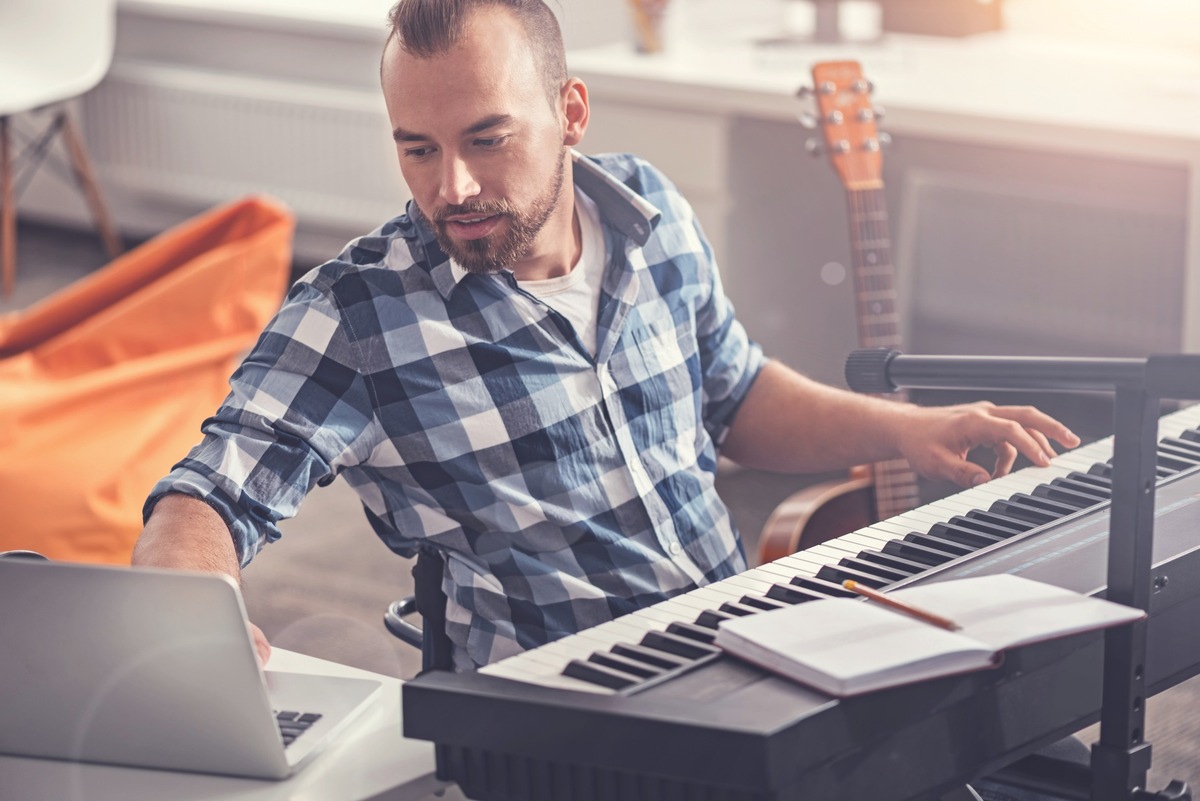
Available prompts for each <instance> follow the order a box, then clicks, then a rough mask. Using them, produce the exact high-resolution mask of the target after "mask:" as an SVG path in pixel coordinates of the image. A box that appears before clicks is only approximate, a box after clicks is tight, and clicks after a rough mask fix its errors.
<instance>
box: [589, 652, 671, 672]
mask: <svg viewBox="0 0 1200 801" xmlns="http://www.w3.org/2000/svg"><path fill="white" fill-rule="evenodd" d="M588 661H589V662H595V663H596V664H598V665H604V666H605V667H610V668H614V669H616V670H620V671H622V672H623V673H628V674H629V675H631V676H637V677H638V678H640V679H650V678H653V677H655V676H661V675H662V674H663V673H666V670H664V669H663V668H659V667H652V666H651V665H647V664H646V663H645V662H639V661H637V660H636V659H630V658H629V657H627V656H621V655H620V654H614V653H613V652H612V651H596V652H595V653H594V654H592V655H591V656H589V657H588Z"/></svg>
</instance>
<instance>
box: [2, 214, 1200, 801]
mask: <svg viewBox="0 0 1200 801" xmlns="http://www.w3.org/2000/svg"><path fill="white" fill-rule="evenodd" d="M104 263H105V257H104V255H103V251H102V248H101V246H100V243H99V241H98V239H96V237H94V236H91V235H88V234H82V233H78V232H71V231H60V230H56V229H51V228H46V227H39V226H30V225H23V226H22V227H21V231H20V252H19V255H18V265H19V277H18V282H17V289H16V292H15V293H14V296H13V297H12V298H11V299H8V300H0V313H2V312H4V311H10V310H14V309H19V308H22V307H24V306H26V305H29V304H30V303H33V302H35V301H37V300H38V299H40V298H41V297H44V296H45V295H47V294H49V293H50V292H52V291H54V290H55V289H57V288H58V287H61V286H63V285H65V284H67V283H69V282H70V281H72V280H75V279H76V278H78V277H80V276H81V275H84V274H86V273H87V272H88V271H90V270H92V269H95V268H96V267H98V266H101V265H102V264H104ZM308 266H311V265H298V268H307V267H308ZM1055 413H1059V414H1061V413H1060V412H1058V411H1057V410H1055ZM1063 416H1064V418H1065V415H1063ZM1067 422H1068V423H1069V424H1071V425H1073V426H1076V427H1077V428H1078V427H1079V423H1077V422H1075V421H1073V420H1070V419H1068V420H1067ZM1081 433H1082V432H1081ZM1100 433H1103V432H1100ZM799 486H800V482H798V481H797V480H796V479H791V478H784V477H779V476H771V475H766V474H761V473H755V472H749V471H748V472H744V473H740V474H731V475H728V476H723V477H722V478H721V479H720V480H719V481H718V489H719V490H720V491H721V493H722V497H724V498H725V500H726V502H727V503H728V504H729V506H730V508H731V510H732V511H733V515H734V519H735V522H737V524H738V526H739V528H740V529H741V530H742V531H743V532H744V533H745V535H746V537H745V539H746V549H747V553H748V554H750V555H753V553H754V550H755V546H756V540H757V532H758V531H759V529H760V528H761V526H762V524H763V522H765V519H766V516H767V514H768V513H769V511H770V509H771V508H773V507H774V505H775V504H776V503H778V501H779V500H781V499H782V498H784V497H785V496H786V495H787V494H788V493H789V492H791V491H793V490H794V489H796V488H798V487H799ZM938 489H940V488H933V489H932V491H934V492H936V491H938ZM283 531H284V536H283V538H282V539H281V540H280V541H279V542H278V543H275V544H273V545H270V546H268V547H267V549H266V550H264V551H263V553H262V554H260V556H259V557H258V558H257V559H256V560H255V562H254V563H253V564H252V565H251V566H250V567H249V568H248V569H247V570H246V571H245V575H244V590H245V598H246V605H247V608H248V610H249V612H250V616H251V619H253V620H254V621H255V622H256V623H258V625H260V626H261V627H262V628H263V630H264V631H265V632H266V634H267V635H268V637H269V638H270V639H271V641H272V642H273V643H274V644H275V645H277V646H279V647H283V648H288V649H291V650H296V651H301V652H304V653H309V654H313V655H315V656H320V657H324V658H328V659H333V660H337V661H339V662H344V663H346V664H351V665H355V666H358V667H362V668H366V669H369V670H374V671H377V672H380V673H386V674H389V675H394V676H400V677H409V676H411V675H413V674H414V673H415V672H416V671H417V669H418V668H419V658H418V654H417V653H416V652H415V651H414V650H413V649H410V648H408V647H407V646H405V645H403V644H402V643H400V642H399V641H398V640H396V639H395V638H393V637H392V636H391V635H390V634H388V633H387V631H386V630H385V629H384V627H383V624H382V615H383V610H384V608H385V607H386V606H387V604H388V603H390V602H391V601H392V600H394V599H396V598H399V597H402V596H404V595H407V594H409V593H410V592H411V591H412V578H411V576H410V575H409V570H410V564H409V562H408V561H407V560H404V559H401V558H400V557H397V556H395V555H394V554H391V553H390V552H389V551H388V549H387V548H386V547H385V546H384V545H383V544H382V543H381V542H380V541H379V540H378V539H377V538H376V537H375V535H374V533H373V532H372V531H371V530H370V527H369V526H368V525H367V523H366V520H365V518H364V517H363V515H362V513H361V511H360V507H359V505H358V502H357V499H356V498H355V496H354V494H353V492H352V491H350V490H349V488H348V487H347V486H346V485H345V484H344V483H343V482H341V481H338V482H335V483H334V484H333V485H332V486H330V487H327V488H324V489H319V490H317V491H315V492H314V493H312V495H311V496H310V497H309V498H308V499H307V500H306V501H305V504H304V507H303V508H302V510H301V512H300V514H299V515H298V516H297V517H296V518H295V519H294V520H290V521H285V523H284V525H283ZM1147 735H1148V738H1149V739H1150V741H1151V742H1152V743H1153V744H1154V769H1153V771H1152V774H1151V779H1152V781H1151V783H1150V786H1151V787H1152V788H1153V789H1160V788H1161V787H1162V785H1164V784H1165V783H1166V781H1167V780H1168V779H1172V778H1176V779H1182V780H1186V781H1188V782H1189V783H1190V784H1191V785H1192V787H1193V788H1197V789H1200V679H1193V680H1191V681H1189V682H1186V683H1184V684H1182V685H1180V686H1178V687H1176V688H1174V689H1172V690H1170V691H1168V692H1166V693H1163V694H1161V695H1159V696H1157V697H1155V698H1153V699H1151V701H1150V704H1149V707H1148V721H1147ZM1084 736H1085V739H1086V738H1088V737H1090V738H1092V739H1094V737H1095V733H1094V731H1089V732H1086V733H1085V735H1084ZM1089 741H1090V740H1089Z"/></svg>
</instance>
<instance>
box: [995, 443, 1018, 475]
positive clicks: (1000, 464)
mask: <svg viewBox="0 0 1200 801" xmlns="http://www.w3.org/2000/svg"><path fill="white" fill-rule="evenodd" d="M992 450H993V451H995V453H996V464H995V466H994V467H993V468H992V478H1000V476H1006V475H1008V471H1009V470H1012V466H1013V462H1015V461H1017V449H1016V448H1014V447H1013V446H1012V445H1009V444H1008V443H1007V442H1001V443H998V444H997V445H996V447H994V448H992Z"/></svg>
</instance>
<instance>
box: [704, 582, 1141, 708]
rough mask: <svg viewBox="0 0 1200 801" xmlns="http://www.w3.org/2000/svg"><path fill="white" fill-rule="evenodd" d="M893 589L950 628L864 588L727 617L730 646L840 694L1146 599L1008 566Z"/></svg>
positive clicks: (1107, 615) (722, 642)
mask: <svg viewBox="0 0 1200 801" xmlns="http://www.w3.org/2000/svg"><path fill="white" fill-rule="evenodd" d="M888 596H889V597H891V598H895V599H897V600H902V601H904V602H906V603H909V604H912V605H913V606H916V607H919V608H921V609H924V610H926V611H929V612H932V613H934V614H936V615H940V616H942V617H945V618H949V619H950V620H952V621H954V622H955V623H957V624H958V625H959V626H960V627H961V628H960V630H958V631H947V630H946V629H943V628H939V627H938V626H935V625H933V624H930V623H927V622H925V621H922V620H919V619H917V618H915V617H912V616H910V615H907V614H904V613H903V612H898V611H895V610H892V609H890V608H888V607H886V606H883V605H881V604H879V603H876V602H874V601H869V600H866V599H863V598H837V599H830V600H825V601H811V602H808V603H803V604H799V605H797V606H792V607H788V608H787V609H778V610H775V611H771V612H763V613H760V614H756V615H750V616H747V617H741V618H735V619H733V620H725V621H722V622H721V624H720V627H719V628H718V630H717V640H716V642H717V645H719V646H721V647H722V648H724V649H725V650H726V651H728V652H729V653H731V654H733V655H735V656H738V657H741V658H742V659H745V660H747V661H749V662H753V663H755V664H757V665H760V666H762V667H764V668H767V669H768V670H771V671H774V672H776V673H780V674H782V675H784V676H787V677H788V678H791V679H794V680H795V681H798V682H800V683H801V684H806V685H809V686H811V687H815V688H816V689H818V690H821V691H823V692H825V693H828V694H830V695H835V696H846V695H857V694H859V693H865V692H870V691H872V690H878V689H882V688H884V687H892V686H896V685H900V684H910V683H912V682H917V681H921V680H924V679H930V678H934V677H936V676H948V675H951V674H954V673H965V672H967V671H971V670H979V669H983V668H987V667H990V666H994V665H998V664H999V663H1000V661H1001V659H1002V655H1003V652H1004V650H1005V649H1006V648H1014V647H1017V646H1020V645H1028V644H1031V643H1035V642H1040V641H1043V640H1050V639H1054V638H1056V637H1065V636H1067V635H1069V634H1075V633H1078V632H1082V631H1090V630H1093V629H1102V628H1107V627H1109V626H1116V625H1119V624H1122V623H1129V622H1132V621H1134V620H1138V619H1140V618H1142V617H1145V613H1144V612H1142V611H1141V610H1140V609H1133V608H1131V607H1128V606H1122V605H1120V604H1116V603H1112V602H1109V601H1104V600H1101V599H1099V598H1091V597H1088V596H1086V595H1080V594H1079V593H1076V592H1072V591H1071V590H1064V589H1062V588H1061V587H1054V586H1051V585H1049V584H1042V583H1041V582H1037V581H1031V580H1029V579H1025V578H1020V577H1018V576H1012V575H1007V574H1001V575H996V576H979V577H975V578H967V579H958V580H956V581H944V582H940V583H936V584H928V585H922V586H919V587H909V588H904V589H899V590H896V591H895V592H891V593H888Z"/></svg>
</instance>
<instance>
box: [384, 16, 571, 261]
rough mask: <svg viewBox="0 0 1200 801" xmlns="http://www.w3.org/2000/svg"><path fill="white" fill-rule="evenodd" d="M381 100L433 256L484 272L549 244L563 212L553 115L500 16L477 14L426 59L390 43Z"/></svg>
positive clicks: (524, 50) (526, 50)
mask: <svg viewBox="0 0 1200 801" xmlns="http://www.w3.org/2000/svg"><path fill="white" fill-rule="evenodd" d="M383 93H384V99H385V100H386V101H387V107H388V116H389V117H390V119H391V124H392V128H393V132H394V136H395V138H396V149H397V154H398V155H399V158H400V169H401V172H402V173H403V174H404V180H405V181H406V182H407V183H408V187H409V190H410V191H411V192H412V193H413V199H414V200H415V201H416V205H417V208H418V210H419V211H420V213H421V215H422V216H423V217H424V218H425V220H426V221H427V222H428V223H429V224H430V226H431V227H432V229H433V230H434V232H435V234H436V236H437V239H438V244H440V245H441V247H442V250H444V251H445V252H446V253H447V254H448V255H449V256H451V257H452V258H453V259H454V260H455V261H457V262H458V263H459V264H460V265H462V267H463V268H464V269H466V270H468V271H470V272H476V273H483V272H494V271H496V270H499V269H501V268H505V267H507V268H513V267H514V266H515V265H517V264H518V263H519V262H520V261H521V260H522V259H525V258H528V257H530V256H531V255H533V254H535V253H536V252H537V251H538V250H539V249H543V250H544V249H546V248H547V247H548V246H551V247H552V246H553V245H552V244H550V243H545V242H542V241H541V240H542V239H544V238H545V233H546V225H547V222H549V221H551V220H552V219H554V218H555V216H556V214H557V213H559V212H560V209H559V199H560V198H561V197H562V190H563V176H564V157H565V151H564V128H563V122H562V116H561V112H560V109H559V108H558V107H557V106H556V107H552V106H551V104H550V102H549V100H548V98H547V96H546V88H545V84H544V82H543V80H542V76H541V73H540V72H539V71H538V68H537V63H536V61H535V59H534V56H533V54H532V51H531V48H530V46H529V44H528V41H527V39H526V37H525V34H524V31H523V29H522V28H521V27H520V25H519V23H518V22H517V21H516V20H515V19H514V18H513V17H512V16H511V15H510V14H509V13H508V12H506V11H504V10H502V9H499V8H495V7H492V8H483V9H481V10H479V11H476V12H475V13H474V14H473V15H472V17H471V19H470V20H468V22H467V26H466V29H465V31H464V33H463V36H462V38H461V39H460V41H459V42H458V43H457V44H456V45H455V46H454V47H452V48H451V49H450V50H449V51H448V52H446V53H444V54H439V55H436V56H434V57H432V58H427V59H421V58H416V57H414V56H412V55H409V54H407V53H404V52H403V51H402V50H401V48H400V47H399V46H398V45H396V43H395V42H394V41H393V42H391V43H389V44H388V46H387V49H386V50H385V52H384V58H383ZM558 105H559V106H561V99H560V101H559V104H558ZM551 230H553V231H560V230H562V228H561V226H551Z"/></svg>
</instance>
